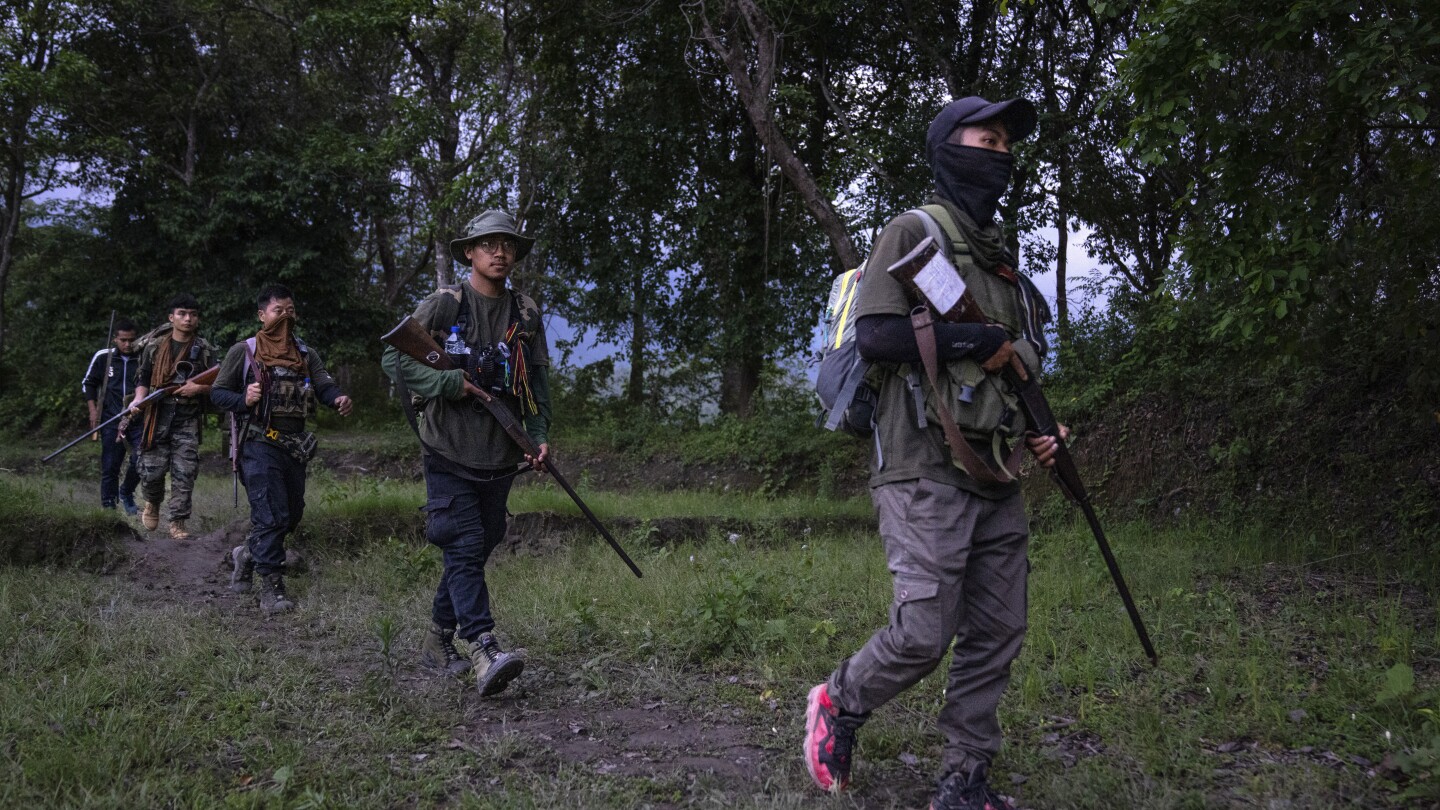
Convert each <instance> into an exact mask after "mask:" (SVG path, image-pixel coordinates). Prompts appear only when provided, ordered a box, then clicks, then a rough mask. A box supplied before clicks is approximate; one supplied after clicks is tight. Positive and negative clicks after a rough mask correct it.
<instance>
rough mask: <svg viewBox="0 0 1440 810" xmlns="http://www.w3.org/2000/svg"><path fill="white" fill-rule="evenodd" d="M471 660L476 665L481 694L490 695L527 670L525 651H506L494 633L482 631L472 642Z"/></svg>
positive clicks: (476, 679) (482, 695) (476, 685)
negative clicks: (501, 647)
mask: <svg viewBox="0 0 1440 810" xmlns="http://www.w3.org/2000/svg"><path fill="white" fill-rule="evenodd" d="M470 662H471V663H473V664H474V665H475V687H476V688H477V689H479V690H480V696H481V697H490V696H491V695H495V694H498V693H499V692H500V691H501V690H503V689H504V688H505V687H506V686H507V685H509V683H510V682H511V681H513V680H515V678H517V677H518V676H519V675H520V673H521V672H523V671H525V651H524V650H521V649H517V650H515V651H514V652H505V651H504V650H502V649H500V642H498V641H496V640H495V635H494V634H493V633H481V634H480V638H478V639H476V640H475V641H473V642H471V643H470Z"/></svg>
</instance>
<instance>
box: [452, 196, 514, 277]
mask: <svg viewBox="0 0 1440 810" xmlns="http://www.w3.org/2000/svg"><path fill="white" fill-rule="evenodd" d="M497 233H498V234H504V235H505V236H509V237H513V238H514V239H515V242H516V243H517V245H518V247H516V248H515V261H517V262H518V261H520V260H521V259H523V258H525V256H526V255H527V254H529V253H530V248H532V247H534V246H535V240H534V239H533V238H531V237H529V236H526V235H525V234H523V233H520V231H519V230H517V229H516V228H515V217H512V216H510V215H509V214H508V213H506V212H504V211H498V210H496V209H494V208H491V209H490V210H488V211H486V212H485V213H483V214H481V215H480V216H478V217H475V218H474V219H472V220H470V222H468V223H467V224H466V225H465V232H464V233H463V234H462V235H461V236H460V238H459V239H456V240H453V241H452V242H451V243H450V256H451V258H453V259H454V260H455V261H457V262H459V263H461V264H464V265H468V264H470V260H469V259H467V258H465V247H466V246H467V245H469V244H470V243H471V242H474V241H475V240H476V239H479V238H480V237H482V236H493V235H494V234H497Z"/></svg>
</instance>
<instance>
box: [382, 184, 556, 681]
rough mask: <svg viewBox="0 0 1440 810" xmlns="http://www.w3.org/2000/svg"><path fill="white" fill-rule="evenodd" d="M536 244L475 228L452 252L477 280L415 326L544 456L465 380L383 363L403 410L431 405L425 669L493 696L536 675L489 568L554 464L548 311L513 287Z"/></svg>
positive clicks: (387, 359) (494, 225) (505, 223)
mask: <svg viewBox="0 0 1440 810" xmlns="http://www.w3.org/2000/svg"><path fill="white" fill-rule="evenodd" d="M534 244H535V240H534V239H531V238H530V237H529V236H526V235H525V234H523V233H521V232H520V231H519V230H518V229H517V228H516V225H515V218H514V217H512V216H511V215H510V214H508V213H506V212H504V211H496V210H490V211H486V212H484V213H483V214H481V215H479V216H477V217H475V218H474V219H472V220H470V223H469V224H468V225H466V226H465V232H464V234H463V235H461V236H460V238H458V239H456V240H455V241H453V242H451V243H450V255H451V256H452V257H453V258H454V259H455V261H457V262H460V263H461V264H463V265H465V266H466V267H468V268H469V269H470V276H469V278H468V279H467V281H466V282H465V283H463V284H457V285H454V286H446V287H441V288H440V289H438V290H436V291H435V292H434V293H432V294H431V295H430V296H429V297H428V298H426V299H425V300H424V301H422V302H421V303H420V306H419V308H417V309H416V310H415V313H414V316H413V317H414V319H415V320H416V321H417V322H419V323H420V324H421V325H422V326H424V327H425V328H426V329H428V330H429V331H430V333H431V335H432V336H433V337H434V338H435V340H436V342H437V343H441V344H442V345H445V347H446V351H447V353H451V354H454V353H455V352H456V351H460V352H465V353H468V355H469V357H470V360H469V361H468V362H467V363H466V366H467V367H468V368H470V369H478V370H479V376H480V377H482V378H483V379H480V380H479V382H480V383H481V385H482V386H483V387H484V389H485V390H488V391H492V392H498V398H499V399H500V401H501V402H502V403H503V404H504V405H505V406H506V407H508V408H509V409H510V410H511V412H512V413H514V414H515V415H516V416H517V417H518V418H520V419H521V421H522V422H523V423H524V425H525V431H526V432H527V433H529V434H530V436H531V438H533V439H534V440H535V443H536V444H537V445H538V446H539V448H540V452H539V455H537V456H535V457H529V456H526V455H525V454H524V453H523V452H522V451H521V450H520V447H519V446H518V445H516V444H515V442H514V440H512V439H511V438H510V436H509V435H508V434H506V432H505V429H504V428H503V427H501V425H500V423H499V422H498V421H497V420H496V419H495V418H494V416H492V415H491V414H490V412H489V411H488V410H486V409H485V408H484V407H483V406H481V404H480V403H479V402H478V401H477V400H476V399H475V397H478V396H479V395H480V394H481V389H478V388H476V386H475V385H474V384H472V383H471V382H470V381H469V380H467V379H465V377H464V375H463V374H462V371H461V370H460V369H452V370H450V371H436V370H434V369H430V368H427V367H426V366H424V365H422V364H421V363H418V362H416V361H415V360H413V359H411V358H410V357H407V356H404V355H401V354H399V353H398V352H396V351H395V349H393V348H387V349H386V350H385V355H384V357H383V359H382V363H383V364H384V366H385V369H386V372H387V373H388V374H389V375H390V378H391V379H392V380H395V381H396V384H397V388H399V389H400V392H401V396H402V399H404V398H406V397H407V396H408V395H410V394H413V395H414V396H415V398H416V399H417V400H419V402H420V411H421V416H420V420H419V427H418V430H419V434H420V441H421V444H422V451H423V461H424V470H425V488H426V492H427V502H426V504H425V512H426V514H427V516H428V518H427V525H426V530H425V534H426V537H427V538H428V539H429V541H430V542H431V543H434V544H435V545H437V546H439V547H440V549H441V551H442V552H443V554H444V560H445V570H444V573H443V574H442V575H441V577H440V584H439V587H437V588H436V591H435V601H434V604H433V606H432V608H431V620H432V624H431V627H430V630H429V632H428V633H427V634H426V636H425V641H424V644H423V646H422V648H421V659H422V661H423V662H424V663H426V664H427V665H429V666H431V667H434V668H436V669H441V670H444V671H446V672H448V673H450V674H451V675H456V676H459V675H462V674H464V673H465V672H466V671H468V670H469V669H471V667H472V666H473V668H474V670H475V683H476V686H477V687H478V688H479V690H480V694H481V695H483V696H490V695H494V694H496V693H497V692H499V691H500V690H502V689H504V688H505V686H506V685H507V684H508V683H509V682H510V681H511V680H513V679H514V678H515V677H516V676H518V675H519V674H520V673H521V671H522V670H523V669H524V668H525V652H524V650H518V649H517V650H513V651H510V652H506V651H505V650H503V649H502V648H501V646H500V643H499V641H498V639H497V638H496V636H495V620H494V618H493V617H492V615H491V612H490V591H489V588H488V587H487V586H486V583H485V562H486V560H488V559H489V557H490V553H491V552H492V551H494V549H495V547H496V546H498V545H500V543H501V542H502V541H503V540H504V539H505V530H506V512H505V504H506V501H507V499H508V498H509V495H510V486H511V484H512V483H513V481H514V476H515V475H516V474H517V473H519V472H521V471H523V470H524V469H525V466H524V464H525V463H526V462H528V463H529V465H530V466H531V467H533V468H535V469H538V468H539V467H540V465H541V463H542V462H543V461H544V459H545V458H546V457H547V456H548V454H549V452H550V445H549V437H548V431H549V427H550V387H549V379H548V374H547V372H548V370H549V365H550V355H549V349H548V348H547V346H546V343H545V329H544V324H543V322H542V321H541V318H540V308H539V307H538V306H536V304H535V302H534V301H533V300H531V299H530V298H529V297H528V296H526V295H523V294H521V293H519V292H516V291H514V290H511V289H509V288H508V287H507V286H506V282H507V280H508V279H509V278H510V273H511V271H512V270H513V269H514V267H515V265H516V264H517V263H518V262H519V261H520V260H521V259H524V258H525V256H526V254H528V253H529V252H530V248H531V247H532V246H533V245H534ZM403 404H404V405H405V406H406V407H409V406H410V404H411V403H410V402H404V403H403ZM457 634H458V635H459V637H460V639H461V640H462V641H464V642H467V643H468V645H469V660H468V661H467V660H465V659H464V658H463V657H462V656H461V655H460V653H459V651H458V650H457V649H456V647H455V636H456V635H457Z"/></svg>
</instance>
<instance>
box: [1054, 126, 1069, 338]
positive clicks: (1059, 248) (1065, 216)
mask: <svg viewBox="0 0 1440 810" xmlns="http://www.w3.org/2000/svg"><path fill="white" fill-rule="evenodd" d="M1056 173H1057V174H1058V182H1057V183H1056V189H1055V231H1056V233H1057V234H1058V235H1059V240H1060V241H1059V242H1058V243H1057V244H1056V247H1055V330H1056V332H1057V333H1058V335H1059V340H1058V341H1057V345H1056V347H1055V348H1056V354H1057V355H1060V354H1063V353H1064V352H1065V351H1067V350H1068V349H1069V348H1070V300H1069V298H1067V281H1068V279H1067V278H1066V266H1067V259H1068V258H1069V248H1070V213H1069V212H1070V206H1069V205H1068V203H1069V199H1070V158H1069V156H1068V154H1067V153H1065V152H1063V151H1062V152H1061V153H1060V155H1059V160H1058V162H1057V166H1056Z"/></svg>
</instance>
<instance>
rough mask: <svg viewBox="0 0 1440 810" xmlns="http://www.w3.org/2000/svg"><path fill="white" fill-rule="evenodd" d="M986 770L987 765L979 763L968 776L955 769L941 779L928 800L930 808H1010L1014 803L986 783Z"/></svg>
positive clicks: (1004, 809)
mask: <svg viewBox="0 0 1440 810" xmlns="http://www.w3.org/2000/svg"><path fill="white" fill-rule="evenodd" d="M988 771H989V767H988V766H986V765H985V764H984V763H981V764H979V765H976V766H975V767H974V769H973V770H971V771H970V775H969V776H966V775H965V774H963V773H960V772H959V771H956V772H954V773H951V774H949V775H948V776H946V777H945V778H944V779H941V780H940V787H939V789H938V790H937V791H936V792H935V798H933V799H931V800H930V810H1010V808H1012V807H1014V805H1012V804H1011V803H1010V801H1009V800H1008V799H1006V798H1005V797H1004V796H1001V795H1000V794H999V793H996V792H995V791H993V790H991V789H990V785H988V784H986V782H985V775H986V773H987V772H988Z"/></svg>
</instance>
